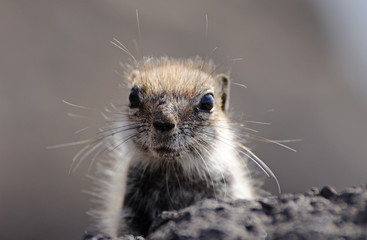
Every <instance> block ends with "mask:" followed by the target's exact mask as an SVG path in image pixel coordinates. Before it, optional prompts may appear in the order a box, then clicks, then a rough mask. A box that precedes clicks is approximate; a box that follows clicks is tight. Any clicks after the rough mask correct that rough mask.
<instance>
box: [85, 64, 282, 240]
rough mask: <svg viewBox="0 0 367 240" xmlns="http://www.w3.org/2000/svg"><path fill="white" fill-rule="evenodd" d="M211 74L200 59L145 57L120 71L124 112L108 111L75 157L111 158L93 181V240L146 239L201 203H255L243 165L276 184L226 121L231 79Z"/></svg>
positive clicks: (252, 182) (256, 190)
mask: <svg viewBox="0 0 367 240" xmlns="http://www.w3.org/2000/svg"><path fill="white" fill-rule="evenodd" d="M216 70H217V69H216V65H215V64H214V63H213V61H212V60H207V59H202V58H200V57H195V58H191V59H174V58H170V57H160V58H153V57H144V58H143V59H142V60H141V61H135V64H128V65H127V66H126V70H125V75H124V78H125V81H126V84H127V86H128V88H129V89H130V94H129V97H128V99H129V104H128V106H116V105H113V104H112V105H111V106H112V109H110V110H109V111H108V116H107V114H106V115H105V119H106V121H107V126H105V127H104V128H102V129H101V130H100V131H101V135H102V137H100V138H97V139H96V140H95V141H93V142H92V143H89V144H88V145H87V147H86V148H84V150H82V151H83V152H82V153H80V154H79V155H83V154H84V155H88V154H90V153H91V152H93V151H97V152H98V151H103V149H108V150H109V151H106V152H105V151H103V152H105V154H104V155H103V158H101V159H99V161H97V163H96V174H95V176H93V177H92V178H93V180H94V182H95V188H94V189H93V191H92V193H91V194H92V195H93V196H95V199H96V201H97V202H98V203H99V208H96V209H93V210H91V211H90V212H89V215H91V216H92V217H93V219H94V223H95V224H94V225H93V228H92V229H91V230H92V231H94V232H97V233H98V236H99V237H100V238H98V239H104V237H101V236H108V237H109V238H108V237H106V238H105V239H117V238H118V237H122V236H128V235H129V234H130V235H134V236H147V234H148V233H149V227H150V225H151V224H152V222H153V221H154V219H155V218H156V217H157V216H158V215H159V214H160V213H161V212H162V211H169V210H179V209H182V208H185V207H187V206H189V205H191V204H193V203H195V202H197V201H199V200H202V199H206V198H214V199H218V200H224V201H226V200H227V201H231V200H236V199H249V200H250V199H255V198H257V197H260V196H261V195H262V193H263V192H264V191H263V190H261V189H260V187H259V186H260V185H261V184H262V182H261V181H259V180H258V179H253V177H252V175H253V171H254V170H252V169H251V168H250V167H249V160H252V161H254V162H255V163H256V164H257V166H259V167H260V169H262V170H263V171H264V172H265V173H267V174H268V175H271V176H273V177H275V176H274V174H273V173H272V172H271V170H270V169H269V168H268V167H267V166H266V165H265V164H264V163H263V162H262V161H261V160H260V159H258V158H257V157H256V155H255V154H253V153H252V152H251V150H250V149H249V147H247V146H246V145H247V143H248V138H246V136H247V135H246V133H242V132H243V131H242V130H241V129H240V128H241V126H243V125H240V124H239V123H236V122H234V121H231V120H230V118H229V116H228V108H229V99H230V79H229V77H228V76H227V75H226V74H223V73H216ZM98 149H100V150H98ZM97 155H98V154H97ZM96 236H97V235H95V234H87V235H85V237H84V239H86V240H87V239H97V238H95V237H96Z"/></svg>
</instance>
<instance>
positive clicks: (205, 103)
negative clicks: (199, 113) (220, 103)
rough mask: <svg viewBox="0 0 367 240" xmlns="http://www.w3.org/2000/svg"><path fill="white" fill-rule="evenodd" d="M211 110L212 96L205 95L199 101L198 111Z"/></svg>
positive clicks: (212, 104) (212, 106)
mask: <svg viewBox="0 0 367 240" xmlns="http://www.w3.org/2000/svg"><path fill="white" fill-rule="evenodd" d="M213 108H214V97H213V94H211V93H208V94H205V95H204V96H203V98H202V99H201V101H200V104H199V109H200V110H203V111H208V112H211V111H212V110H213Z"/></svg>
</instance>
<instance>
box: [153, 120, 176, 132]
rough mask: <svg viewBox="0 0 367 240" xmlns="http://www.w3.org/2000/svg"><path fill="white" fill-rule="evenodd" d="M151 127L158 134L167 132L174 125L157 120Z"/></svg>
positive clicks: (167, 121)
mask: <svg viewBox="0 0 367 240" xmlns="http://www.w3.org/2000/svg"><path fill="white" fill-rule="evenodd" d="M153 127H154V128H155V129H156V130H158V131H160V132H168V131H171V130H172V129H174V128H175V124H174V123H173V122H171V121H169V120H163V121H162V120H158V121H155V122H153Z"/></svg>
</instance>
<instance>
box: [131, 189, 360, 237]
mask: <svg viewBox="0 0 367 240" xmlns="http://www.w3.org/2000/svg"><path fill="white" fill-rule="evenodd" d="M265 238H266V239H367V185H366V184H365V185H362V186H359V187H353V188H348V189H346V190H343V191H341V192H336V191H335V190H333V189H332V188H330V187H323V188H322V189H320V190H319V189H316V188H313V189H312V190H311V191H308V192H307V193H305V194H289V193H286V194H282V195H280V196H269V197H265V198H263V199H261V200H256V201H247V200H240V201H234V202H223V201H216V200H213V199H208V200H204V201H201V202H198V203H196V204H194V205H193V206H190V207H188V208H185V209H182V210H180V211H170V212H163V213H162V215H161V216H160V217H159V218H158V219H156V221H155V222H154V223H153V225H152V226H151V229H150V233H149V234H148V236H147V238H146V239H151V240H158V239H167V240H168V239H172V240H173V239H175V240H178V239H186V240H187V239H265ZM130 239H142V238H134V237H131V238H130Z"/></svg>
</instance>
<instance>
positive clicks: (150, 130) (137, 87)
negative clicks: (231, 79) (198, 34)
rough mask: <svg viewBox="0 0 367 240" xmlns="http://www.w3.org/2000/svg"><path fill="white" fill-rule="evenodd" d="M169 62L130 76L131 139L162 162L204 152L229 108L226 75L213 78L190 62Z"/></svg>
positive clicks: (138, 146) (161, 60) (145, 66)
mask: <svg viewBox="0 0 367 240" xmlns="http://www.w3.org/2000/svg"><path fill="white" fill-rule="evenodd" d="M169 63H170V64H168V63H167V62H166V61H165V59H164V58H163V59H160V60H159V61H157V62H154V63H151V62H149V63H145V65H144V66H143V67H140V68H139V69H135V70H133V71H132V72H131V73H130V74H129V76H130V78H129V80H130V85H131V92H130V95H129V111H128V119H129V120H130V122H131V124H136V136H135V137H134V138H133V141H134V143H135V145H136V146H137V148H139V149H141V150H143V151H147V152H150V153H151V154H152V155H153V156H154V157H155V158H158V159H177V158H180V157H182V156H185V155H186V156H188V155H190V154H200V152H201V151H202V148H203V147H204V148H205V146H206V147H207V146H208V145H210V140H211V139H214V138H215V136H216V134H217V131H216V122H217V121H216V120H218V119H222V120H225V119H226V116H225V112H226V109H227V106H228V78H226V77H225V76H224V75H213V74H211V73H210V72H209V71H208V70H205V69H203V67H201V68H200V66H193V65H192V64H193V63H192V62H183V61H181V62H180V61H176V62H173V61H172V60H170V61H169ZM153 64H154V66H152V65H153ZM202 64H204V62H202Z"/></svg>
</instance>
